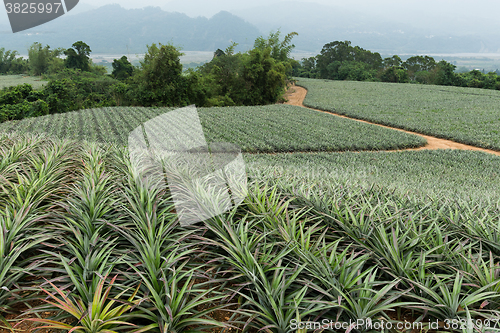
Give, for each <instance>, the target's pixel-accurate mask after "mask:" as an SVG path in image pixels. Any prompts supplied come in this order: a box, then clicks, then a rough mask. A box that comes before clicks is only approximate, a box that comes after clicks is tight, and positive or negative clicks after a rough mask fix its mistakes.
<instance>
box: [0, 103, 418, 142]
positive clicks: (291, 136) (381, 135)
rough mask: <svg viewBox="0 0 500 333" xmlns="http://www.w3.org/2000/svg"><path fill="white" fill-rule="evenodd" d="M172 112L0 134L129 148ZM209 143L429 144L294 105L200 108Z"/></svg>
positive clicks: (94, 113)
mask: <svg viewBox="0 0 500 333" xmlns="http://www.w3.org/2000/svg"><path fill="white" fill-rule="evenodd" d="M171 110H172V109H169V108H136V107H117V108H103V109H92V110H83V111H77V112H70V113H64V114H56V115H49V116H45V117H40V118H30V119H24V120H22V121H20V122H7V123H3V124H0V131H4V132H11V131H17V132H18V133H28V132H35V133H36V132H38V133H40V132H44V133H47V134H50V135H54V136H57V137H61V138H72V139H79V140H89V141H98V142H112V143H115V144H118V145H122V146H126V145H127V144H128V135H129V134H130V132H131V131H132V130H134V129H135V128H136V127H137V126H140V125H141V124H142V123H143V122H145V121H147V120H149V119H153V118H154V117H156V116H159V115H161V114H163V113H165V112H168V111H171ZM198 111H199V112H198V113H199V117H200V120H201V122H202V125H203V128H204V131H205V135H206V138H207V141H209V142H231V143H234V144H237V145H238V146H239V147H240V148H241V149H242V151H245V152H293V151H347V150H351V151H357V150H390V149H401V148H409V147H419V146H423V145H425V144H426V140H425V139H422V138H420V137H418V136H416V135H410V134H406V133H402V132H398V131H393V130H390V129H385V128H381V127H379V126H374V125H369V124H363V123H359V122H356V121H353V120H350V119H342V118H338V117H333V116H331V115H328V114H325V113H320V112H316V111H312V110H306V109H304V108H300V107H295V106H290V105H270V106H258V107H226V108H200V109H198Z"/></svg>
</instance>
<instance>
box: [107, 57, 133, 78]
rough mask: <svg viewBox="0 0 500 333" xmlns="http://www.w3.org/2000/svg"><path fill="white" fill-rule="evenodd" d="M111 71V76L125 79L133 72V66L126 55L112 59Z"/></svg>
mask: <svg viewBox="0 0 500 333" xmlns="http://www.w3.org/2000/svg"><path fill="white" fill-rule="evenodd" d="M112 66H113V72H112V73H111V76H112V77H114V78H115V79H118V80H122V81H123V80H125V79H127V78H129V77H130V76H132V74H133V73H134V66H133V65H132V64H131V63H130V61H128V59H127V57H126V56H123V57H121V58H120V59H114V60H113V64H112Z"/></svg>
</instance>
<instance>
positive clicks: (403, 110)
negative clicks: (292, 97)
mask: <svg viewBox="0 0 500 333" xmlns="http://www.w3.org/2000/svg"><path fill="white" fill-rule="evenodd" d="M298 84H299V85H301V86H304V87H305V88H307V89H308V94H307V96H306V99H305V101H304V104H305V105H307V106H310V107H313V108H318V109H322V110H329V111H334V112H336V113H340V114H344V115H348V116H350V117H354V118H359V119H365V120H369V121H372V122H376V123H380V124H385V125H389V126H393V127H398V128H402V129H407V130H411V131H415V132H419V133H423V134H428V135H433V136H436V137H440V138H446V139H450V140H453V141H457V142H461V143H465V144H470V145H474V146H478V147H483V148H490V149H494V150H500V91H494V90H485V89H474V88H459V87H444V86H429V85H417V84H393V83H378V82H341V81H327V80H313V79H302V78H301V79H300V80H299V82H298Z"/></svg>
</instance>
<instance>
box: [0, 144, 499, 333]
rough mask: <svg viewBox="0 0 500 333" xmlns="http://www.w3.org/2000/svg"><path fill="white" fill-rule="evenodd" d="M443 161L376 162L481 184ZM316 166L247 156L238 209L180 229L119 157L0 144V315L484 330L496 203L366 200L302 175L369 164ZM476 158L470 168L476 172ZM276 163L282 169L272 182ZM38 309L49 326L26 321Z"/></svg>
mask: <svg viewBox="0 0 500 333" xmlns="http://www.w3.org/2000/svg"><path fill="white" fill-rule="evenodd" d="M415 153H417V152H415ZM420 153H423V154H420ZM442 153H444V155H443V157H442V160H443V162H442V166H441V167H439V166H438V164H439V163H438V159H437V157H434V156H433V155H432V154H426V153H425V152H418V154H415V155H413V154H406V155H400V154H399V153H387V154H379V155H387V156H386V157H385V160H384V161H385V162H387V161H389V160H391V159H392V158H395V157H392V156H404V157H402V158H401V161H402V162H403V163H402V165H403V167H404V166H407V165H408V164H416V165H415V166H411V167H410V169H413V168H417V167H418V166H419V164H418V163H417V161H418V160H419V159H421V160H424V161H425V160H427V161H431V162H428V163H427V164H426V165H429V166H434V167H435V169H436V170H435V173H436V174H439V173H441V172H443V171H445V170H447V169H450V171H449V175H452V174H459V175H460V176H457V180H458V181H459V179H461V178H465V172H462V171H461V169H462V165H460V164H458V163H455V162H458V161H461V162H465V161H467V160H469V159H472V161H471V162H470V165H469V167H471V168H472V169H471V171H475V172H476V173H477V174H478V176H477V177H478V178H477V179H486V178H488V177H490V176H491V172H492V170H493V168H494V164H495V163H497V160H495V157H490V156H489V155H485V154H480V153H473V152H470V153H467V152H464V153H465V155H464V156H461V154H460V153H455V152H442ZM419 154H420V155H419ZM447 154H448V155H447ZM330 155H332V156H333V157H329V156H330ZM330 155H329V154H318V156H317V157H311V158H306V155H301V154H297V156H295V155H294V156H293V157H291V156H289V155H279V156H275V157H262V158H261V157H258V156H251V157H250V158H251V159H255V163H260V164H261V166H260V168H262V173H261V174H266V175H267V178H261V179H257V180H256V182H254V183H252V184H251V186H250V188H249V195H248V197H247V198H246V200H245V202H244V203H243V205H241V206H240V207H238V208H237V209H235V210H233V211H231V212H228V213H225V214H222V215H220V216H218V217H217V218H212V219H209V220H207V221H206V222H205V223H201V224H198V225H196V226H195V227H186V228H184V227H181V226H180V225H179V223H178V219H177V216H176V214H175V213H174V212H173V209H174V207H173V203H172V201H171V200H170V199H169V197H168V196H167V193H165V192H164V191H163V190H162V189H161V188H159V187H156V186H155V185H154V184H151V183H147V182H146V180H145V178H143V177H142V176H141V175H140V174H139V173H138V170H137V169H135V168H134V166H133V165H131V163H130V162H129V161H128V157H127V153H126V151H124V150H121V149H114V148H112V147H106V146H105V145H101V146H100V147H98V146H97V145H95V144H86V143H81V142H75V141H66V142H60V141H58V140H53V139H46V138H40V137H31V136H28V137H24V136H19V135H16V136H5V135H3V136H2V135H0V179H1V180H2V186H1V187H0V224H1V226H0V230H2V233H1V234H0V241H1V242H0V246H1V251H0V264H1V265H2V266H0V269H1V271H2V273H3V274H2V275H0V277H2V279H3V280H2V281H0V282H1V283H2V286H4V288H2V289H0V309H1V312H2V313H7V312H12V313H15V314H16V313H19V310H18V309H19V307H18V306H19V303H20V302H23V301H24V302H28V301H29V300H30V299H39V298H40V297H43V296H41V294H44V295H48V296H47V298H48V299H49V300H50V299H51V300H52V301H55V299H58V301H57V302H56V303H57V305H58V307H57V308H56V307H54V305H53V304H46V305H43V306H41V307H38V308H36V309H33V310H32V311H31V316H32V317H33V319H34V320H37V321H39V322H43V323H44V324H46V325H48V326H51V327H52V328H55V329H63V330H71V329H72V328H73V327H75V326H76V325H78V326H80V327H79V328H78V330H79V331H86V332H91V331H129V330H130V328H131V327H132V326H131V325H136V327H133V328H135V329H143V330H152V331H159V332H189V331H191V332H192V331H198V332H199V331H201V329H205V330H206V331H208V330H209V329H210V328H211V327H213V328H214V329H215V331H219V332H221V331H223V329H224V328H225V329H226V332H227V331H229V328H230V326H229V325H232V331H239V330H240V331H244V332H256V331H258V330H261V329H262V328H264V327H265V330H264V331H266V332H272V333H285V332H292V331H296V327H297V326H296V323H297V321H302V322H305V321H318V320H319V322H322V321H323V320H326V321H328V322H330V321H332V322H333V323H335V322H340V323H345V322H349V321H351V322H356V321H357V320H367V319H371V320H372V321H373V322H374V323H378V324H380V323H381V322H382V321H385V322H391V323H393V325H394V327H396V325H397V323H402V322H404V321H405V320H408V319H411V320H418V321H419V322H422V326H423V327H424V329H422V330H421V331H423V332H427V331H428V330H426V329H425V327H427V326H428V325H429V323H438V322H441V325H447V323H448V327H449V328H442V329H440V330H439V331H440V332H445V331H446V332H472V331H473V330H472V329H470V330H465V329H464V330H462V329H461V328H460V325H455V324H456V323H457V322H458V323H459V321H460V320H462V321H464V322H465V323H466V324H469V325H471V326H472V327H474V326H476V327H478V328H480V327H482V328H484V327H485V326H494V325H495V323H496V321H495V320H496V319H498V311H500V277H499V275H498V267H497V265H499V264H500V238H499V235H500V226H499V221H500V202H499V201H494V200H491V201H489V202H488V201H487V200H478V198H479V197H475V198H465V197H461V196H454V197H452V198H450V197H448V198H445V197H431V198H428V199H427V200H425V201H420V200H418V199H416V198H417V197H415V196H413V195H412V194H411V193H409V194H407V195H402V194H400V193H399V191H394V189H391V188H387V187H385V186H381V185H375V186H369V187H365V186H363V185H362V184H360V183H358V182H356V177H357V176H356V175H355V174H352V173H351V179H348V178H347V172H346V173H345V174H343V175H342V174H340V176H338V177H336V176H335V175H330V176H329V178H327V179H325V178H323V177H321V175H319V177H318V175H314V174H310V172H311V170H310V169H309V168H307V163H310V164H311V165H320V166H323V167H327V168H330V169H332V168H334V166H335V163H337V164H339V163H341V161H340V159H338V160H336V159H337V157H335V156H343V157H342V158H347V161H348V162H349V163H347V165H348V166H352V164H351V162H357V163H358V164H363V163H365V165H367V164H369V163H371V162H370V161H371V157H370V154H368V153H365V154H358V155H360V157H355V155H356V154H347V153H346V154H330ZM417 156H420V157H417ZM268 158H269V160H268ZM262 159H263V160H262ZM322 160H323V161H324V162H321V161H322ZM381 160H383V159H382V158H381ZM251 161H252V160H251ZM251 161H250V162H251ZM277 161H279V162H277ZM335 161H337V162H335ZM480 161H483V162H482V163H483V168H480V167H476V168H475V169H474V166H473V163H474V162H476V163H477V162H480ZM255 163H254V164H255ZM276 164H279V165H278V166H281V167H283V168H284V167H290V168H291V169H290V170H291V171H288V172H286V174H283V173H282V174H270V173H269V172H268V171H270V168H276ZM389 164H390V163H389ZM393 164H395V162H393ZM256 167H259V166H256V165H251V168H250V169H249V171H252V170H255V168H256ZM297 167H299V168H302V170H301V171H300V170H298V169H295V171H294V169H293V168H297ZM266 168H267V169H266ZM330 169H329V170H330ZM389 169H390V168H389ZM329 170H327V171H329ZM453 170H454V172H453ZM481 170H484V172H485V174H484V175H483V174H482V171H481ZM278 171H279V170H278ZM347 171H348V170H347ZM415 172H416V171H414V172H413V173H415ZM429 172H430V171H429ZM460 172H462V173H460ZM388 173H389V172H388ZM411 173H412V172H410V174H411ZM395 177H398V175H395ZM410 177H412V176H410ZM415 177H416V176H415ZM440 181H441V182H442V184H443V187H445V188H446V187H447V186H448V187H450V188H451V187H453V186H455V185H456V183H455V180H454V181H452V184H450V185H446V182H447V181H449V178H448V177H445V178H444V179H442V180H440ZM424 186H425V185H424ZM41 235H43V236H41ZM27 276H31V277H32V278H31V279H29V280H28V279H26V277H27ZM44 278H46V279H47V280H49V281H50V282H47V280H44ZM20 294H21V295H22V296H23V297H22V298H19V297H15V296H16V295H20ZM229 306H231V308H230V309H231V311H226V312H224V311H223V310H227V309H228V307H229ZM52 310H56V315H55V317H54V318H51V319H53V320H54V321H51V322H49V321H43V320H40V319H36V316H35V313H41V314H45V313H47V312H50V311H52ZM16 311H17V312H16ZM221 313H223V314H224V315H222V316H218V315H216V314H221ZM214 318H220V319H216V320H215V319H214ZM467 318H472V319H473V320H469V322H467ZM484 319H492V321H490V322H489V324H488V322H487V321H485V320H484ZM453 323H455V324H453ZM243 327H246V329H245V330H243V329H242V328H243ZM445 327H446V326H445ZM237 328H238V329H239V330H238V329H237ZM344 331H345V329H344V330H342V332H344ZM370 331H373V330H369V329H363V327H355V328H353V329H352V330H351V332H355V333H360V332H370ZM375 331H380V330H375ZM398 331H399V332H407V333H409V332H411V330H406V331H405V330H394V332H398ZM479 331H480V332H481V330H479ZM486 331H487V332H490V331H492V330H490V329H483V330H482V332H486ZM303 332H304V331H303Z"/></svg>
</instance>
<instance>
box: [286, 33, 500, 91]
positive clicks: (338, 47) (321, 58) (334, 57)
mask: <svg viewBox="0 0 500 333" xmlns="http://www.w3.org/2000/svg"><path fill="white" fill-rule="evenodd" d="M455 70H456V66H455V65H453V64H451V63H449V62H447V61H445V60H441V61H439V62H436V60H435V59H434V58H432V57H429V56H413V57H410V58H408V59H406V61H403V60H402V59H401V58H400V57H399V56H398V55H394V56H392V57H387V58H382V56H381V55H380V54H379V53H377V52H371V51H369V50H365V49H363V48H361V47H359V46H352V45H351V42H350V41H334V42H331V43H328V44H325V45H324V46H323V48H322V50H321V52H320V54H318V55H317V56H315V57H310V58H304V59H302V61H300V62H297V63H295V64H294V66H293V75H294V76H297V77H309V78H318V79H329V80H352V81H381V82H395V83H408V82H410V83H421V84H435V85H446V86H458V87H473V88H485V89H496V90H500V76H498V75H497V73H496V72H490V73H488V74H484V73H482V72H481V71H478V70H472V71H469V72H465V73H456V71H455Z"/></svg>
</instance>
